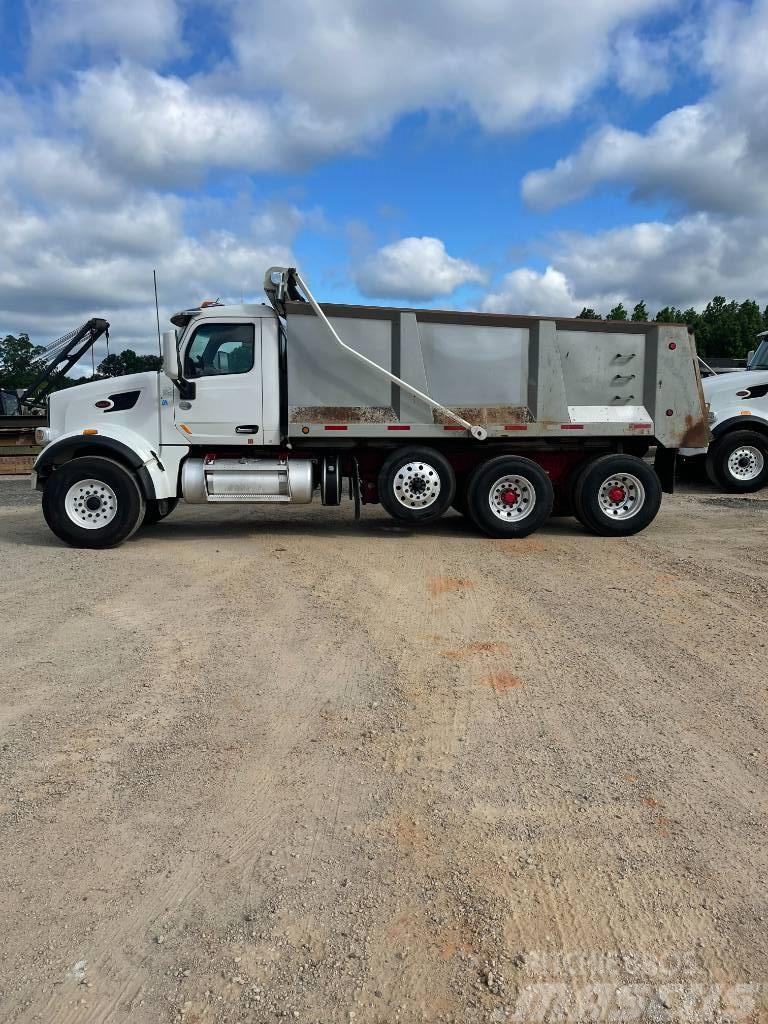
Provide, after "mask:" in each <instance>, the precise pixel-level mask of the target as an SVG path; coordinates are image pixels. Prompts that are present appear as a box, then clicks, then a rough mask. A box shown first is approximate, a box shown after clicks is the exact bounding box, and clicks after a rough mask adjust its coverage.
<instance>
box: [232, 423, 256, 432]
mask: <svg viewBox="0 0 768 1024" xmlns="http://www.w3.org/2000/svg"><path fill="white" fill-rule="evenodd" d="M258 432H259V425H258V423H243V424H242V425H241V426H239V427H235V433H236V434H258Z"/></svg>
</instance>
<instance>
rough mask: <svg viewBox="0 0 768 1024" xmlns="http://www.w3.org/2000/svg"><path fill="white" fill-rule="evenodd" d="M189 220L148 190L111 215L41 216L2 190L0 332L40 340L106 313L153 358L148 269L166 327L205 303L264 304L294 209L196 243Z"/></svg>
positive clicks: (64, 210) (295, 224) (70, 206)
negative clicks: (268, 272)
mask: <svg viewBox="0 0 768 1024" xmlns="http://www.w3.org/2000/svg"><path fill="white" fill-rule="evenodd" d="M192 206H193V208H194V204H192ZM189 213H190V206H189V203H187V202H185V201H183V200H181V199H180V198H177V197H175V196H160V195H156V194H153V193H148V194H142V193H133V194H131V195H127V196H125V197H124V199H123V200H122V201H121V202H119V203H117V204H116V205H115V206H114V208H112V209H101V210H98V209H88V208H87V207H86V206H85V205H81V204H77V203H62V204H56V205H53V204H52V205H50V206H47V207H46V208H45V209H44V210H43V211H39V210H37V209H36V208H35V207H34V206H28V205H23V204H20V203H19V202H18V201H17V200H16V199H15V198H14V197H13V196H12V195H11V194H10V193H8V192H7V190H6V192H5V193H4V194H2V192H0V222H2V223H3V227H4V245H3V247H2V250H0V333H5V332H11V333H16V332H18V331H21V330H26V331H28V332H29V333H30V334H31V336H32V337H33V340H35V341H36V342H39V343H44V342H47V341H50V340H52V339H54V338H56V337H59V336H60V335H62V334H63V333H65V331H67V330H69V329H70V328H72V327H73V326H76V325H77V324H79V323H82V322H84V321H85V320H87V319H88V318H89V317H91V316H104V317H105V318H106V319H107V320H109V321H110V322H111V324H112V335H113V339H114V340H115V341H116V343H117V344H118V346H119V345H125V344H132V345H134V347H138V349H139V350H144V351H152V350H153V346H154V345H155V344H156V340H154V339H153V332H154V298H153V291H152V270H153V269H154V268H156V269H157V276H158V285H159V292H160V300H161V304H162V307H163V308H162V317H163V320H167V317H168V315H170V313H171V312H173V311H174V310H175V309H179V308H183V307H184V306H188V305H191V304H195V303H197V302H199V301H200V300H202V299H205V298H216V297H217V296H218V297H221V298H222V299H223V300H233V301H239V300H240V298H241V296H246V297H251V298H252V299H253V300H254V301H257V302H258V301H262V299H263V294H262V292H261V288H262V274H263V271H264V269H265V268H266V267H268V266H271V265H272V264H291V263H293V262H295V260H294V257H293V254H292V251H291V243H292V241H293V236H294V234H295V233H296V232H297V231H298V230H299V229H300V227H301V225H302V223H303V217H302V214H301V213H300V211H295V210H293V208H290V209H288V210H287V215H286V218H285V220H284V221H280V220H279V219H278V218H277V217H274V216H272V215H271V212H270V211H269V210H267V211H262V210H258V209H257V210H252V211H251V212H250V216H249V217H247V218H246V219H245V221H244V223H243V224H242V225H241V226H240V230H239V231H238V232H237V233H235V232H234V231H231V230H202V231H201V232H200V233H199V234H198V235H197V236H192V235H190V234H189V233H188V232H187V231H186V230H185V226H184V223H185V218H186V216H187V215H188V214H189Z"/></svg>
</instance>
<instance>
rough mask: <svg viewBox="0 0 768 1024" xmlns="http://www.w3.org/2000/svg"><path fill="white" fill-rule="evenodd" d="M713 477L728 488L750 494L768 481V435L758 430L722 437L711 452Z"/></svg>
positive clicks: (708, 458)
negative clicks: (759, 432) (767, 436)
mask: <svg viewBox="0 0 768 1024" xmlns="http://www.w3.org/2000/svg"><path fill="white" fill-rule="evenodd" d="M707 464H708V468H709V470H710V477H711V479H712V480H713V481H714V483H715V485H716V486H719V487H722V488H724V490H726V491H733V492H736V493H741V494H749V493H750V492H752V491H759V490H760V488H761V487H764V486H765V484H766V483H768V439H767V438H765V437H764V436H763V435H762V434H758V433H757V432H756V431H754V430H735V431H734V432H733V433H732V434H726V435H725V436H724V437H721V438H718V439H717V440H716V441H715V442H714V443H713V445H712V447H711V449H710V451H709V454H708V456H707Z"/></svg>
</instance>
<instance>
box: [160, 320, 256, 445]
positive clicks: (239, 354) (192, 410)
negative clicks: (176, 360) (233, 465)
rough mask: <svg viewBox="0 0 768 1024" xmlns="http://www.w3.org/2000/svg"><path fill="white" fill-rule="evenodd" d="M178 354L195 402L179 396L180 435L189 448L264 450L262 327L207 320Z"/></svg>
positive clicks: (176, 405)
mask: <svg viewBox="0 0 768 1024" xmlns="http://www.w3.org/2000/svg"><path fill="white" fill-rule="evenodd" d="M181 348H182V351H181V353H180V355H181V359H182V367H183V373H184V379H185V380H186V381H188V382H189V383H190V384H194V396H192V395H191V394H187V395H186V396H185V397H182V396H181V395H180V394H179V392H178V391H176V394H175V402H174V416H175V422H176V429H177V430H179V431H180V432H181V433H182V434H183V435H184V438H185V440H186V441H187V442H188V443H190V444H201V445H243V446H245V445H258V444H263V443H264V441H263V430H262V387H261V381H262V371H261V348H262V346H261V321H260V320H255V321H254V320H242V319H236V318H229V317H220V318H219V317H217V318H216V319H214V318H213V317H211V318H208V317H206V318H203V319H201V320H199V321H198V322H197V323H196V324H193V325H191V330H190V334H189V337H188V338H187V339H185V341H184V343H183V344H182V346H181Z"/></svg>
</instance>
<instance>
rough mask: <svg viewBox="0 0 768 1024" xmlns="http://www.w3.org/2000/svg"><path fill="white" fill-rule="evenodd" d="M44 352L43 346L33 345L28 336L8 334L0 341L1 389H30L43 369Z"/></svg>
mask: <svg viewBox="0 0 768 1024" xmlns="http://www.w3.org/2000/svg"><path fill="white" fill-rule="evenodd" d="M44 351H45V349H44V348H43V347H42V346H41V345H33V344H32V342H31V341H30V340H29V335H28V334H24V333H21V334H19V335H18V336H14V335H13V334H6V336H5V338H3V340H2V341H0V388H4V389H5V390H7V391H15V390H18V389H19V388H28V387H29V385H30V384H31V383H32V381H33V380H34V378H35V377H36V376H37V374H38V373H39V372H40V370H41V369H42V367H43V361H42V355H43V352H44Z"/></svg>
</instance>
